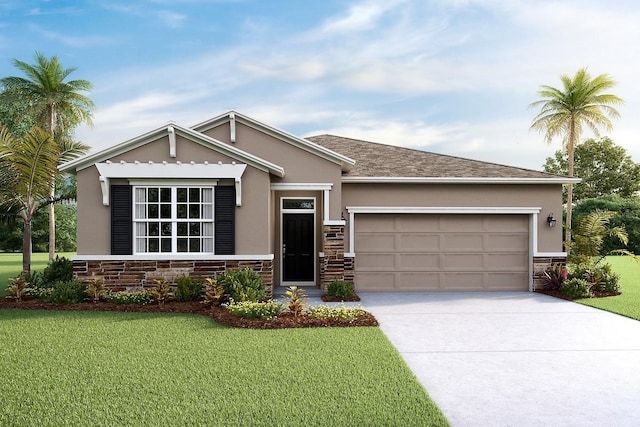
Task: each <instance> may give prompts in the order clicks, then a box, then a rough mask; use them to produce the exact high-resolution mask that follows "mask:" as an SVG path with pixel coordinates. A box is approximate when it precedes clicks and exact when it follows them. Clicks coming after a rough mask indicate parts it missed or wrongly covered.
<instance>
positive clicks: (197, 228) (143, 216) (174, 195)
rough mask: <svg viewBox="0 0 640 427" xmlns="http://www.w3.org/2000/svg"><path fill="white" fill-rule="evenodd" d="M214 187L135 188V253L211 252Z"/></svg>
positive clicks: (212, 245) (212, 248) (212, 247)
mask: <svg viewBox="0 0 640 427" xmlns="http://www.w3.org/2000/svg"><path fill="white" fill-rule="evenodd" d="M213 191H214V188H213V187H191V186H179V185H178V186H151V185H150V186H136V187H134V189H133V205H134V207H133V234H134V236H133V237H134V253H138V254H145V253H213V251H214V210H213V208H214V206H213Z"/></svg>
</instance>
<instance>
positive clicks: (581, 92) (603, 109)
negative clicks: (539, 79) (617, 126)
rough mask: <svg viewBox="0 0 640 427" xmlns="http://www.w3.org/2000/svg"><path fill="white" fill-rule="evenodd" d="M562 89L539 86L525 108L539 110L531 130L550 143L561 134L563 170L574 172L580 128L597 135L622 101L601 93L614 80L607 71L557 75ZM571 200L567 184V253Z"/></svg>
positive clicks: (615, 112) (584, 70)
mask: <svg viewBox="0 0 640 427" xmlns="http://www.w3.org/2000/svg"><path fill="white" fill-rule="evenodd" d="M560 80H561V81H562V89H556V88H554V87H551V86H546V85H542V86H541V89H540V90H539V91H538V95H539V96H540V97H541V98H542V99H541V100H539V101H536V102H533V103H531V104H530V105H529V107H532V108H533V107H540V113H539V114H538V115H537V116H536V117H535V118H534V119H533V123H532V124H531V129H533V130H536V131H540V132H543V133H544V134H545V141H546V142H547V143H551V141H553V139H555V138H556V137H558V136H559V137H562V142H563V146H564V149H565V150H566V152H567V173H568V175H569V176H570V177H572V176H573V173H574V152H575V148H576V146H577V145H578V143H579V141H580V136H581V135H582V130H583V128H584V127H587V128H590V129H591V130H592V131H593V133H594V134H595V135H596V136H597V137H599V128H600V127H604V128H605V129H607V130H610V129H612V128H613V125H612V123H611V120H610V118H609V117H611V118H617V117H619V116H620V114H619V113H618V111H617V110H616V109H615V108H614V107H612V105H619V104H622V103H624V101H623V100H622V99H621V98H618V97H617V96H616V95H612V94H609V93H605V91H607V90H609V89H611V88H612V87H613V86H615V85H616V83H615V82H614V81H613V80H612V79H611V77H609V75H607V74H600V75H599V76H596V77H594V78H591V75H589V73H588V72H587V70H586V68H581V69H580V70H578V72H577V73H576V75H575V76H574V77H573V78H571V77H569V76H567V75H562V76H560ZM572 203H573V184H567V220H566V221H567V222H566V227H565V245H567V246H566V247H567V252H568V251H569V250H570V249H569V246H568V245H569V244H570V243H571V208H572Z"/></svg>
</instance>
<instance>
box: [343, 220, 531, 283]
mask: <svg viewBox="0 0 640 427" xmlns="http://www.w3.org/2000/svg"><path fill="white" fill-rule="evenodd" d="M355 218H356V220H355V227H356V229H355V250H356V261H355V264H356V288H357V289H359V290H379V291H382V290H414V291H418V290H427V291H428V290H440V291H479V290H495V291H503V290H522V291H526V290H528V287H529V267H528V263H529V249H528V248H529V217H528V216H527V215H467V214H358V215H357V216H356V217H355Z"/></svg>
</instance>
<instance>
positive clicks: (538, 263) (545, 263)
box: [533, 256, 567, 290]
mask: <svg viewBox="0 0 640 427" xmlns="http://www.w3.org/2000/svg"><path fill="white" fill-rule="evenodd" d="M553 264H562V265H566V264H567V258H566V257H545V256H542V257H540V256H537V257H533V290H536V289H541V288H542V285H543V284H544V271H545V270H546V269H547V268H549V267H551V266H552V265H553Z"/></svg>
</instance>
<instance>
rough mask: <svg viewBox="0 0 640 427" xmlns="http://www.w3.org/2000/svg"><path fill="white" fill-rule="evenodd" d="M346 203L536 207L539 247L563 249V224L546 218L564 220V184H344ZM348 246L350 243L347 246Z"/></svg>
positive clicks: (540, 249) (541, 250)
mask: <svg viewBox="0 0 640 427" xmlns="http://www.w3.org/2000/svg"><path fill="white" fill-rule="evenodd" d="M342 193H343V206H345V207H346V206H394V207H395V206H398V207H409V206H411V207H413V206H416V207H418V206H419V207H536V208H541V211H540V214H539V215H538V251H539V252H561V251H562V250H563V249H562V227H560V226H556V227H553V228H550V227H548V226H547V222H546V218H547V216H548V215H549V213H553V214H554V215H555V217H556V218H557V219H558V223H560V219H561V216H562V191H561V185H560V184H553V185H523V184H513V185H503V184H486V185H484V184H482V185H471V184H464V185H463V184H377V183H376V184H344V185H343V188H342ZM347 247H348V246H347Z"/></svg>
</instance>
